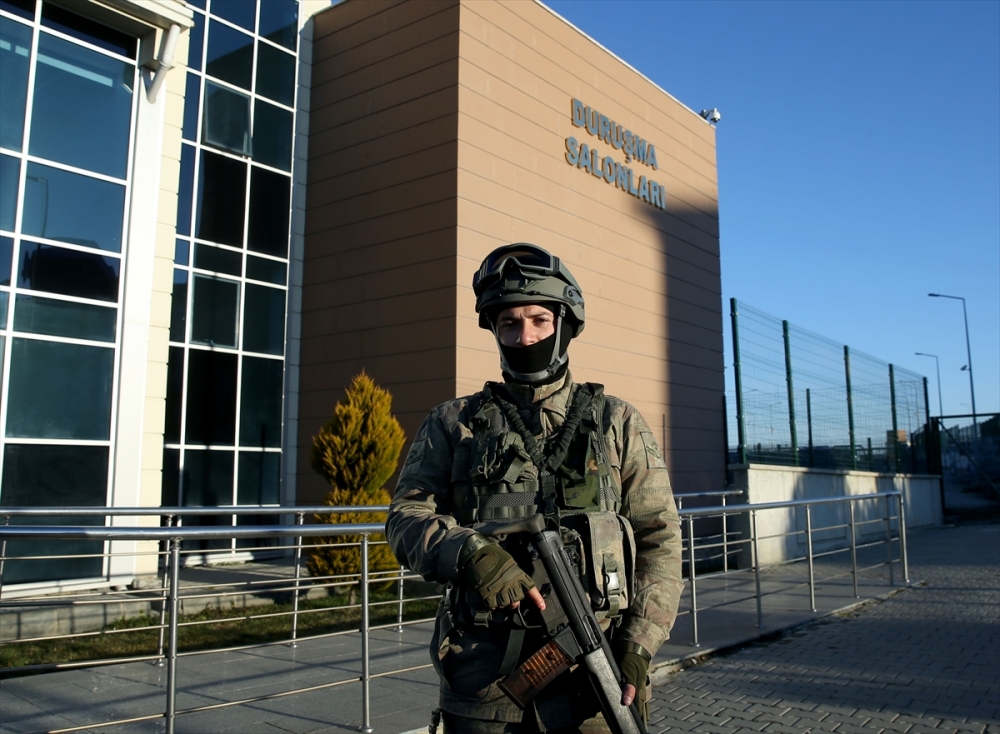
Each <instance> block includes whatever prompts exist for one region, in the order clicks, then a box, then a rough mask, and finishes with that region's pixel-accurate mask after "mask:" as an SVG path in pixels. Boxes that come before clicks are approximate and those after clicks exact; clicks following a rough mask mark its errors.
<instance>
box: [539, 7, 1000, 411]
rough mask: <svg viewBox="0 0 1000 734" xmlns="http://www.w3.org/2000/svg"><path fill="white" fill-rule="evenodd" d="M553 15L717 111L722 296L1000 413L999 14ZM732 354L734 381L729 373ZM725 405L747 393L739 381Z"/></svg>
mask: <svg viewBox="0 0 1000 734" xmlns="http://www.w3.org/2000/svg"><path fill="white" fill-rule="evenodd" d="M546 4H547V5H548V6H549V7H551V8H552V9H553V10H555V11H556V12H557V13H559V14H560V15H562V16H563V17H564V18H566V19H567V20H569V21H570V22H571V23H573V24H574V25H576V26H577V27H578V28H580V29H581V30H582V31H584V32H585V33H587V34H588V35H590V36H591V37H592V38H594V39H595V40H597V41H598V42H599V43H601V44H602V45H603V46H605V47H606V48H608V49H609V50H610V51H612V52H614V53H615V54H617V55H618V56H619V57H621V58H622V59H624V60H625V61H627V62H628V63H629V64H631V65H632V66H634V67H635V68H636V69H638V70H639V71H641V72H642V73H644V74H645V75H646V76H648V77H649V78H650V79H652V80H653V81H654V82H656V83H657V84H659V85H660V86H661V87H662V88H663V89H665V90H666V91H667V92H669V93H670V94H672V95H673V96H674V97H676V98H677V99H679V100H680V101H681V102H683V103H684V104H686V105H687V106H689V107H691V108H692V109H694V110H702V109H704V108H711V107H717V108H718V109H719V111H720V112H721V113H722V121H721V122H720V123H719V125H718V130H717V144H718V166H719V199H720V227H721V235H722V290H723V296H724V299H725V302H724V303H725V305H724V311H725V314H726V319H725V321H726V325H727V327H728V321H729V319H728V313H729V305H728V304H729V298H730V297H736V298H738V299H740V300H744V301H746V302H747V303H749V304H751V305H753V306H756V307H757V308H759V309H761V310H764V311H766V312H768V313H770V314H772V315H774V316H777V317H779V318H785V319H788V320H789V321H791V322H792V323H793V324H796V325H798V326H801V327H804V328H806V329H809V330H810V331H813V332H816V333H818V334H822V335H823V336H826V337H829V338H831V339H834V340H836V341H839V342H841V343H846V344H849V345H850V346H851V347H852V349H857V350H859V351H862V352H867V353H868V354H870V355H872V356H875V357H879V358H881V359H883V360H885V361H887V362H892V363H894V364H897V365H899V366H901V367H905V368H907V369H910V370H912V371H914V372H918V373H920V374H923V375H926V376H927V377H928V378H929V380H930V385H929V386H930V395H931V412H932V413H933V414H937V394H936V392H937V391H936V389H935V370H934V360H933V359H929V358H926V357H918V356H915V355H914V352H928V353H931V354H937V355H938V356H939V357H940V365H941V384H942V392H943V396H944V412H945V414H956V413H968V412H970V405H969V402H970V401H969V380H968V373H966V372H962V371H961V368H962V366H963V365H965V364H966V362H967V359H966V347H965V331H964V327H963V321H962V304H961V302H960V301H951V300H945V299H940V298H929V297H928V296H927V294H928V293H931V292H934V293H945V294H949V295H956V296H964V297H965V299H966V304H967V308H968V312H969V331H970V338H971V344H972V365H973V370H974V377H975V388H976V407H977V410H978V412H980V413H985V412H989V411H993V412H995V411H998V410H1000V2H997V1H996V0H977V1H973V2H962V1H960V0H949V1H948V2H928V1H925V0H920V1H915V2H862V1H856V2H818V1H810V2H755V1H753V0H739V1H737V2H731V1H726V0H716V1H714V2H706V1H701V2H686V1H680V0H672V1H670V2H665V1H655V0H646V1H645V2H642V1H627V0H615V1H614V2H609V1H605V0H548V1H547V2H546ZM726 341H727V344H726V346H727V354H726V364H727V370H726V372H727V382H731V373H732V369H731V368H730V365H731V363H732V357H731V354H730V351H729V346H730V345H729V335H728V331H727V334H726ZM727 389H732V385H731V384H727Z"/></svg>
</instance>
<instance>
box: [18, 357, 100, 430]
mask: <svg viewBox="0 0 1000 734" xmlns="http://www.w3.org/2000/svg"><path fill="white" fill-rule="evenodd" d="M114 358H115V350H114V349H110V348H107V347H91V346H83V345H80V344H62V343H59V342H48V341H39V340H36V339H14V340H13V344H12V345H11V359H10V393H9V397H8V401H9V402H8V404H7V435H8V436H17V437H21V438H68V439H91V440H98V441H100V440H107V439H108V438H109V437H110V430H111V385H112V369H113V366H114Z"/></svg>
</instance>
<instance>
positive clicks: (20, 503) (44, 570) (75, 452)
mask: <svg viewBox="0 0 1000 734" xmlns="http://www.w3.org/2000/svg"><path fill="white" fill-rule="evenodd" d="M108 455H109V452H108V448H107V447H106V446H45V445H38V444H31V445H23V444H8V445H7V446H6V448H5V449H4V464H3V479H2V480H0V504H2V505H4V506H7V507H100V506H102V505H104V504H105V503H106V502H107V483H108ZM13 522H14V524H15V525H103V524H104V521H103V518H100V517H86V518H85V517H66V516H57V515H47V516H45V517H37V518H18V519H16V520H14V521H13ZM103 545H104V544H103V543H102V542H101V541H89V540H76V541H62V542H60V543H58V544H53V543H47V542H44V541H30V540H28V541H17V542H11V541H8V543H7V548H6V551H7V558H8V560H7V562H6V563H5V564H4V572H3V580H4V583H8V584H14V583H28V582H33V581H54V580H57V579H62V580H65V579H73V578H86V577H94V576H100V575H101V572H102V569H103V566H104V562H103V559H102V558H101V557H100V556H99V555H98V556H97V557H95V558H58V559H52V560H47V559H46V560H41V559H39V560H30V561H28V560H12V559H14V558H17V557H18V556H47V555H56V554H59V555H62V554H99V553H101V551H102V548H103Z"/></svg>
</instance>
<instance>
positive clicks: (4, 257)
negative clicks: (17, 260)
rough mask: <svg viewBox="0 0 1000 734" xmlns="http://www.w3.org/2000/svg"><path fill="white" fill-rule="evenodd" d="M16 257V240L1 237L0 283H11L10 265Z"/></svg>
mask: <svg viewBox="0 0 1000 734" xmlns="http://www.w3.org/2000/svg"><path fill="white" fill-rule="evenodd" d="M13 259H14V240H12V239H11V238H10V237H0V285H10V266H11V263H12V261H13Z"/></svg>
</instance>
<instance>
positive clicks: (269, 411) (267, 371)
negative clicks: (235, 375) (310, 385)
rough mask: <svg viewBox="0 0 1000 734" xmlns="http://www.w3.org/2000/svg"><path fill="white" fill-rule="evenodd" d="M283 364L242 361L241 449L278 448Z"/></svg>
mask: <svg viewBox="0 0 1000 734" xmlns="http://www.w3.org/2000/svg"><path fill="white" fill-rule="evenodd" d="M284 368H285V365H284V362H282V360H280V359H261V358H260V357H244V358H243V379H242V387H243V389H242V390H240V446H256V447H258V448H262V449H263V448H277V447H279V446H281V393H282V386H283V380H284Z"/></svg>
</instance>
